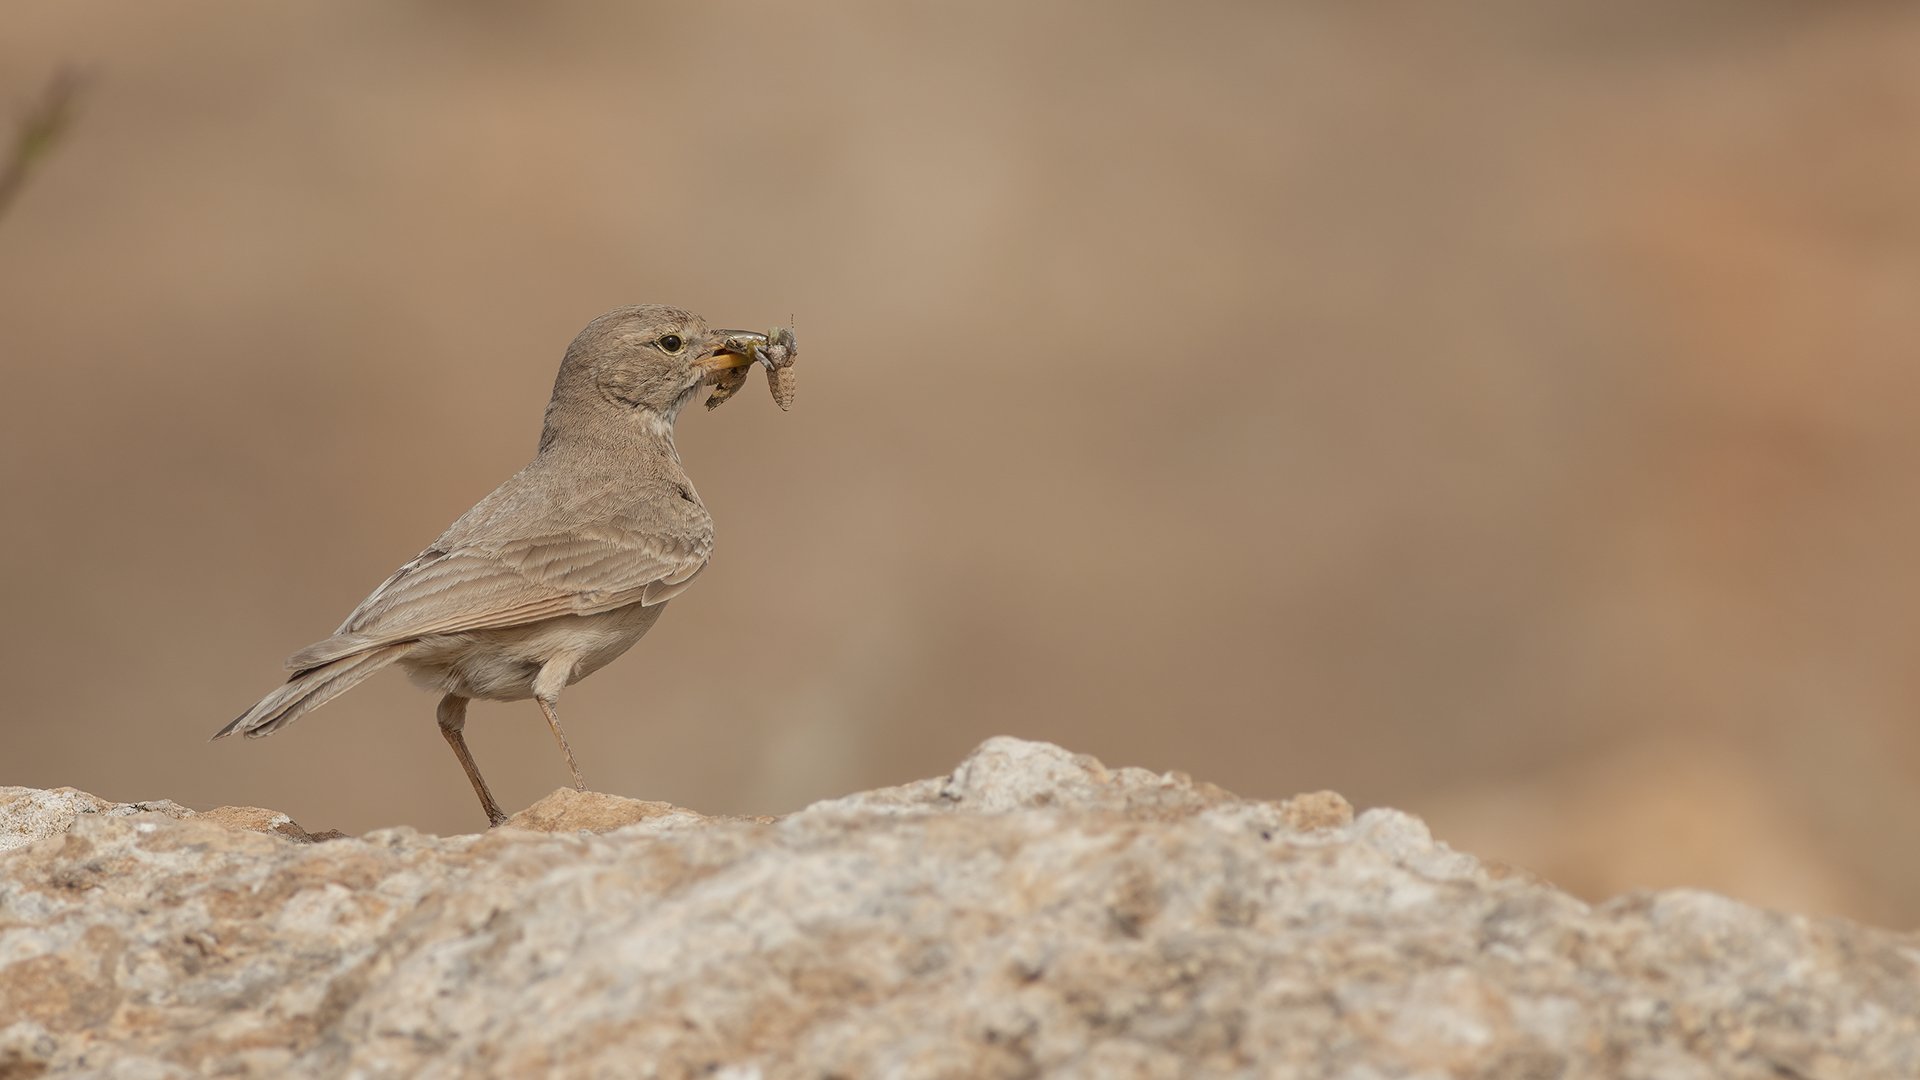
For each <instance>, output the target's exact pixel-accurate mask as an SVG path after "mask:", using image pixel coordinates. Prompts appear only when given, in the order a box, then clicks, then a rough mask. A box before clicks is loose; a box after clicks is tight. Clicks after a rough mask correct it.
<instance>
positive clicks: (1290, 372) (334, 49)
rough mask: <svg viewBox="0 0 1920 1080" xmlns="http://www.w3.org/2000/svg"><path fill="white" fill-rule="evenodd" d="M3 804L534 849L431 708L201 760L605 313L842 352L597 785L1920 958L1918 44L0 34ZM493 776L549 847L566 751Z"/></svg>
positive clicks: (864, 32)
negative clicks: (1777, 924)
mask: <svg viewBox="0 0 1920 1080" xmlns="http://www.w3.org/2000/svg"><path fill="white" fill-rule="evenodd" d="M61 61H71V62H75V63H78V64H81V65H83V66H85V67H86V68H88V69H89V70H90V71H91V72H92V73H93V75H94V82H93V85H92V89H91V92H90V94H89V96H88V98H87V100H86V102H85V105H84V109H83V113H82V115H81V117H80V120H79V122H78V125H77V127H76V128H75V129H74V130H73V132H72V134H71V136H70V138H69V139H68V141H67V142H66V143H65V144H64V145H63V146H62V147H61V148H60V149H59V150H58V152H57V153H55V154H54V155H53V157H52V158H51V159H50V160H49V161H48V163H47V166H46V167H45V168H44V169H43V170H42V171H41V172H40V173H39V174H38V175H37V176H36V177H35V178H34V181H33V183H32V184H31V186H30V187H29V188H28V189H27V190H26V192H25V194H24V196H23V197H22V198H21V200H20V201H19V203H18V204H17V205H16V206H15V207H14V209H13V211H12V212H11V213H10V214H9V215H8V216H7V217H6V218H5V219H4V220H0V363H3V364H4V369H3V372H4V380H5V381H4V387H5V389H4V392H0V440H4V442H3V443H0V445H3V446H4V454H0V469H4V473H0V498H3V499H4V505H5V517H4V524H5V527H4V530H3V534H0V545H3V546H0V597H3V598H4V601H5V610H6V614H7V618H6V619H5V620H4V621H0V676H4V685H5V688H6V698H5V706H4V710H5V711H4V714H0V715H4V718H5V719H4V721H3V723H4V728H3V729H0V730H3V733H4V740H3V742H0V784H25V785H33V786H42V787H49V786H55V785H63V784H70V785H74V786H77V787H80V788H84V789H86V790H89V791H93V792H95V793H98V794H100V795H103V796H107V797H110V798H114V799H122V800H131V799H140V798H160V797H170V798H173V799H176V800H178V801H181V802H184V803H187V804H189V805H194V806H200V807H208V806H214V805H220V804H227V803H250V804H256V805H266V806H272V807H276V808H279V809H282V810H285V811H287V812H289V813H291V814H293V816H294V817H295V818H296V819H297V820H298V821H300V822H301V823H302V824H303V825H305V826H307V827H308V828H312V829H321V828H340V829H346V830H349V831H355V832H357V831H362V830H366V829H370V828H374V827H379V826H384V825H392V824H399V823H405V824H411V825H414V826H417V827H419V828H421V829H425V830H431V831H437V832H457V831H472V830H473V829H475V828H477V827H478V826H480V825H481V824H482V820H481V818H480V814H479V810H478V808H477V807H476V805H475V803H474V800H473V797H472V795H471V793H470V791H469V790H468V788H467V785H466V781H465V779H464V778H463V777H462V775H461V773H460V770H459V768H458V767H457V766H456V764H455V763H454V761H453V758H452V755H451V754H449V753H448V752H447V749H446V747H445V744H444V743H443V742H442V741H441V739H440V736H439V734H438V732H437V730H436V728H435V726H434V723H433V705H434V702H433V699H432V698H430V697H429V696H427V695H425V694H422V693H421V692H419V691H417V690H415V689H413V688H412V687H410V686H409V685H407V683H406V681H405V680H404V678H403V677H402V676H401V675H400V674H399V673H398V672H393V673H390V674H383V675H382V676H380V677H379V678H378V679H376V680H374V681H372V682H370V683H368V684H366V685H364V686H362V687H361V688H360V689H358V690H356V691H354V692H353V693H352V694H349V695H347V696H346V697H343V698H340V699H338V700H337V701H335V702H334V703H332V704H330V705H329V706H327V708H326V709H325V710H324V711H322V712H320V713H317V714H315V715H313V716H312V717H309V718H307V719H306V720H304V721H302V722H301V723H299V724H297V725H296V726H295V727H293V728H291V729H289V730H287V731H286V732H283V733H281V734H279V735H277V736H275V737H274V738H271V739H267V740H263V741H257V742H245V741H241V740H232V741H227V742H222V743H219V744H216V745H209V744H208V743H207V742H206V739H207V737H208V736H209V735H211V734H212V732H213V731H214V730H215V729H216V728H218V727H219V726H220V725H221V724H223V723H225V722H226V721H227V720H229V719H231V718H232V717H233V716H235V715H236V714H238V713H239V712H240V711H241V710H242V709H243V708H245V707H246V706H248V705H249V704H251V703H252V702H253V701H254V700H256V699H257V698H258V697H260V696H261V695H262V694H264V693H265V692H266V691H267V690H269V689H270V688H271V687H272V686H273V685H274V684H275V683H276V682H277V681H278V679H279V678H280V677H281V672H280V666H279V665H280V661H281V659H282V658H283V657H285V656H286V655H287V654H288V653H290V652H292V651H293V650H295V649H297V648H299V647H300V646H302V645H305V644H307V643H309V642H311V641H314V640H317V639H319V638H321V637H324V636H325V635H326V634H327V633H328V632H329V631H331V630H332V629H333V627H334V626H335V625H336V624H337V623H338V622H339V620H340V619H341V618H342V617H343V616H344V615H345V613H346V612H347V611H348V610H350V609H351V608H352V607H353V606H354V604H355V603H356V602H358V601H359V600H360V598H361V597H362V596H364V595H365V594H366V593H367V592H368V591H369V590H370V589H371V588H372V587H373V586H374V585H375V584H377V583H378V582H379V581H380V580H381V579H382V578H383V577H384V576H385V575H386V574H387V573H389V572H390V571H391V570H392V569H393V568H394V567H396V566H397V565H399V564H400V563H401V562H403V561H405V560H406V559H408V558H410V557H411V556H412V555H414V554H415V553H416V552H417V551H418V550H419V549H420V548H422V547H423V546H425V544H426V543H427V542H428V541H430V540H432V539H433V537H434V536H436V535H437V534H438V533H439V532H440V530H441V529H442V528H444V527H445V526H446V525H447V524H448V523H449V522H450V521H452V519H453V518H454V517H455V516H457V515H458V514H459V513H460V512H461V511H463V510H464V509H466V507H467V506H469V505H470V504H471V503H472V502H474V501H475V500H476V499H478V498H479V497H480V496H481V495H484V494H485V493H486V492H487V491H489V490H491V489H492V488H493V486H494V485H496V484H497V483H499V482H500V481H501V480H502V479H504V478H505V477H506V476H507V475H509V474H510V473H511V472H513V471H514V470H515V469H516V468H518V467H519V466H520V465H521V464H523V463H524V462H525V460H526V459H527V458H528V457H529V456H530V455H531V453H532V450H533V446H534V441H535V438H536V436H537V434H538V430H539V423H540V415H541V409H542V406H543V405H544V404H545V401H546V396H547V392H548V389H549V387H550V385H551V380H552V377H553V372H554V369H555V367H556V366H557V364H558V362H559V357H560V354H561V351H562V350H563V349H564V347H565V346H566V344H567V342H568V341H569V340H570V339H571V338H572V336H573V334H574V333H575V332H577V331H578V330H579V328H580V327H581V326H582V325H584V324H585V323H586V322H587V320H589V319H590V318H592V317H593V316H595V315H597V314H599V313H600V312H601V311H603V310H605V309H607V308H611V307H614V306H617V305H621V304H627V303H634V302H665V303H674V304H679V305H682V306H685V307H688V308H691V309H693V310H695V311H698V312H700V313H702V314H704V315H706V316H707V317H708V318H710V319H712V320H713V321H714V322H716V323H718V324H724V325H732V326H745V327H752V328H764V327H766V326H770V325H774V324H779V323H785V322H786V321H787V319H788V317H789V315H791V316H793V318H794V325H795V326H796V328H797V330H798V332H799V336H800V340H801V342H802V344H803V346H804V349H805V352H804V365H803V367H802V368H801V380H800V398H799V402H798V404H797V405H796V406H795V409H794V411H793V412H792V413H790V414H786V415H782V414H780V413H779V412H778V411H777V410H776V409H775V408H774V406H773V404H772V403H771V402H770V401H769V400H768V399H767V396H766V393H765V391H764V390H762V389H761V388H760V386H759V380H758V379H757V378H756V379H755V381H754V383H753V384H751V385H750V386H749V387H748V389H747V390H746V391H745V392H743V393H742V395H741V396H740V397H739V399H738V400H736V401H735V402H733V403H732V404H730V405H728V406H727V407H726V408H725V409H722V410H720V411H718V412H715V413H712V414H710V415H709V414H706V413H705V412H704V411H699V410H696V412H695V413H693V414H689V415H688V416H687V417H686V418H685V419H684V421H683V423H682V424H681V426H680V448H681V452H682V455H683V457H684V458H685V461H686V463H687V467H688V469H689V471H690V472H691V473H692V475H693V477H694V479H695V481H696V482H697V483H698V485H699V487H700V491H701V493H702V495H703V497H704V499H705V501H706V502H707V504H708V506H709V507H710V508H711V509H712V511H713V514H714V517H715V518H716V520H717V522H718V530H719V539H718V550H717V556H716V559H715V562H714V564H713V566H712V568H711V569H710V570H709V571H708V572H707V573H706V575H705V576H703V577H702V579H701V581H700V584H699V586H698V587H697V588H695V589H694V590H693V591H692V592H690V593H688V594H687V595H686V596H684V597H683V598H681V599H679V600H676V601H675V602H674V603H673V605H672V608H671V610H670V611H669V612H668V614H667V616H666V617H665V619H663V620H662V622H661V624H660V626H659V627H658V628H657V629H656V630H655V631H654V632H653V633H652V634H651V635H650V636H649V637H648V638H647V639H646V640H645V641H644V642H642V643H641V645H640V646H639V647H638V648H636V649H635V650H634V652H633V653H631V654H629V655H628V657H626V658H625V659H623V660H622V661H620V662H619V663H617V664H615V665H614V666H613V667H611V668H609V669H608V670H606V671H604V672H602V673H600V674H599V675H596V676H595V677H594V678H593V679H591V680H588V681H587V682H585V683H582V684H580V685H579V686H576V687H574V688H573V689H572V690H571V691H569V693H568V694H567V697H566V700H565V706H564V716H565V718H566V721H567V727H568V732H569V734H570V736H571V737H572V739H573V742H574V745H575V747H576V749H577V750H578V751H579V752H580V755H581V761H582V766H583V769H584V771H585V773H586V776H587V778H588V780H589V782H590V783H592V784H593V785H594V786H595V787H597V788H599V789H601V790H606V791H612V792H618V793H621V794H625V795H631V796H636V797H644V798H653V799H668V800H672V801H674V802H677V803H681V804H684V805H687V806H691V807H694V808H696V809H699V810H703V811H707V812H735V813H739V812H780V811H786V810H792V809H795V808H797V807H799V806H802V805H804V804H805V803H807V802H808V801H810V800H813V799H816V798H822V797H827V796H832V795H837V794H842V793H846V792H849V791H853V790H857V789H861V788H866V787H872V786H877V785H882V784H890V783H898V782H902V781H906V780H910V779H914V778H917V777H922V776H930V775H937V774H940V773H942V772H945V771H946V770H947V769H948V768H949V767H950V766H951V765H952V764H953V763H954V762H955V761H957V760H958V759H959V758H960V757H961V756H962V755H963V754H965V753H966V752H967V750H968V749H969V748H971V747H972V746H973V745H974V744H976V743H977V742H979V741H980V740H981V739H982V738H985V737H986V736H989V735H993V734H999V733H1005V734H1013V735H1020V736H1025V737H1028V738H1038V739H1049V740H1054V741H1057V742H1060V743H1062V744H1065V745H1067V746H1069V747H1071V748H1073V749H1075V750H1080V751H1086V752H1090V753H1093V754H1096V755H1098V756H1100V757H1101V758H1103V759H1104V760H1106V761H1107V762H1108V763H1110V764H1114V765H1140V766H1145V767H1148V768H1151V769H1156V770H1166V769H1180V770H1184V771H1187V772H1189V773H1192V774H1193V775H1194V776H1196V777H1199V778H1203V779H1207V780H1212V781H1214V782H1217V783H1219V784H1221V785H1222V786H1225V787H1227V788H1231V789H1233V790H1236V791H1239V792H1241V793H1243V794H1246V795H1251V796H1261V797H1282V796H1286V795H1288V794H1291V793H1293V792H1296V791H1300V790H1307V789H1316V788H1328V787H1330V788H1335V789H1338V790H1340V791H1342V792H1344V793H1345V794H1347V795H1348V796H1349V797H1350V798H1352V799H1354V800H1355V801H1356V802H1357V803H1360V804H1362V805H1377V804H1390V805H1394V806H1399V807H1402V808H1405V809H1408V810H1412V811H1415V812H1417V813H1420V814H1422V815H1424V816H1426V817H1427V818H1428V819H1429V821H1430V822H1431V823H1432V824H1433V826H1434V828H1435V830H1436V832H1437V833H1438V834H1439V835H1441V836H1442V837H1443V838H1445V839H1447V840H1449V841H1450V842H1452V843H1454V844H1455V845H1456V846H1459V847H1462V848H1465V849H1467V850H1470V851H1473V852H1476V853H1478V854H1482V855H1486V856H1490V857H1497V858H1502V859H1506V860H1509V861H1511V862H1515V863H1518V864H1521V865H1524V866H1527V867H1530V868H1532V869H1534V870H1537V871H1539V872H1541V873H1543V874H1545V875H1546V876H1548V877H1549V878H1551V879H1553V880H1555V881H1557V882H1559V883H1560V884H1562V885H1565V886H1567V887H1570V888H1572V889H1574V890H1576V891H1578V892H1580V893H1581V894H1583V895H1586V896H1589V897H1600V896H1605V895H1609V894H1612V893H1615V892H1618V891H1621V890H1623V889H1627V888H1631V887H1635V886H1670V885H1683V884H1684V885H1696V886H1702V887H1708V888H1714V889H1718V890H1722V891H1727V892H1731V893H1733V894H1734V895H1737V896H1740V897H1743V898H1746V899H1749V900H1752V901H1755V902H1758V903H1762V904H1768V905H1773V906H1778V907H1785V908H1790V909H1795V910H1801V911H1808V912H1838V913H1844V914H1848V915H1852V916H1855V917H1858V918H1862V919H1866V920H1870V921H1873V922H1877V923H1882V924H1886V925H1892V926H1898V927H1910V926H1913V925H1915V924H1917V923H1920V724H1916V722H1915V719H1916V718H1915V713H1916V709H1917V708H1920V668H1917V667H1916V664H1915V656H1916V646H1920V569H1916V553H1917V552H1920V433H1917V432H1920V428H1917V427H1916V424H1915V423H1914V421H1913V417H1914V416H1915V414H1916V410H1920V299H1917V298H1920V7H1916V6H1914V5H1911V4H1903V3H1895V2H1891V0H1889V2H1867V0H1852V2H1841V0H1826V2H1820V3H1815V2H1812V0H1801V2H1786V0H1738V2H1736V0H1557V2H1542V0H1510V2H1501V0H1483V2H1472V0H1461V2H1457V3H1452V4H1431V3H1420V2H1413V0H1404V2H1392V0H1380V2H1360V3H1356V2H1354V0H1289V2H1283V3H1254V2H1231V0H1198V2H1189V3H1180V4H1172V3H1168V4H1159V5H1150V4H1124V3H1051V4H1030V3H1019V2H1010V3H997V2H981V3H972V4H966V5H958V4H955V5H940V4H931V3H908V4H859V3H840V4H832V3H829V4H809V5H798V4H780V3H773V2H766V0H763V2H720V3H708V4H684V5H674V6H655V5H648V4H588V3H561V4H546V5H531V4H516V3H509V2H504V0H500V2H490V3H483V2H466V3H456V2H451V0H442V2H420V0H416V2H394V0H360V2H346V0H326V2H321V0H305V2H290V0H276V2H266V3H262V2H255V0H246V2H242V0H231V2H196V3H186V2H181V3H171V4H166V5H143V4H132V3H100V2H82V0H13V2H11V3H9V4H8V5H7V6H6V8H5V10H4V13H0V100H3V101H7V102H20V103H24V102H25V101H26V100H27V99H28V98H30V97H31V95H32V94H33V93H34V92H35V91H36V89H37V88H38V87H39V86H40V85H41V84H42V83H43V82H44V81H45V79H46V78H47V76H48V74H49V72H50V71H52V70H53V68H54V66H55V65H56V64H57V63H59V62H61ZM468 730H469V732H470V733H471V737H472V739H473V741H474V745H475V752H476V754H477V755H478V757H479V759H480V762H481V764H482V765H483V766H484V767H485V769H486V771H487V775H488V776H489V778H490V779H491V780H492V781H493V782H494V785H495V788H496V790H497V791H499V792H500V793H501V795H502V799H503V801H504V802H505V803H507V804H508V806H509V808H515V807H518V806H523V805H525V804H527V803H529V802H531V801H532V800H534V799H536V798H538V797H539V796H541V795H542V794H544V793H546V792H547V791H549V790H551V789H553V788H554V787H556V786H559V785H560V784H562V783H563V782H565V780H566V772H565V766H564V764H563V762H562V760H561V758H560V756H559V754H558V753H557V751H556V750H555V749H554V747H553V745H552V741H551V738H550V736H549V735H548V733H547V731H546V728H545V725H544V724H543V723H542V722H541V721H540V718H539V713H538V710H537V709H536V708H535V707H534V706H533V705H532V704H531V703H520V704H516V705H487V704H484V703H480V704H476V707H475V711H474V716H473V722H472V723H471V724H470V725H469V729H468Z"/></svg>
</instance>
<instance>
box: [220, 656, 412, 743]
mask: <svg viewBox="0 0 1920 1080" xmlns="http://www.w3.org/2000/svg"><path fill="white" fill-rule="evenodd" d="M413 645H414V643H413V642H411V641H403V642H401V643H400V644H398V645H386V646H382V647H381V648H378V649H368V650H367V651H365V652H357V653H354V654H353V655H351V656H343V657H341V658H340V659H338V660H334V661H332V662H330V663H325V664H321V665H320V666H319V667H313V668H308V669H306V670H305V671H297V672H295V673H294V675H293V678H291V679H288V680H287V684H286V685H285V686H282V687H281V688H280V689H278V690H275V691H274V692H273V693H271V694H268V695H267V696H266V697H264V698H262V699H261V700H260V704H258V705H255V706H254V707H253V708H251V709H248V710H247V711H246V712H243V713H241V714H240V715H239V716H238V717H237V718H235V719H234V721H233V723H231V724H228V725H227V726H226V727H223V728H221V729H220V733H219V734H217V735H215V736H214V738H216V739H223V738H225V737H227V736H228V735H231V734H233V733H234V732H236V731H237V732H239V733H240V734H242V735H245V736H246V737H247V738H249V739H258V738H260V737H262V736H264V735H271V734H273V733H274V732H276V731H279V730H280V729H281V728H283V727H285V726H287V725H288V724H291V723H293V722H294V721H295V720H298V719H300V717H301V716H303V715H305V714H306V713H307V712H308V711H309V710H312V709H317V708H319V707H320V706H322V705H325V704H326V703H327V702H328V701H330V700H331V699H332V698H333V696H334V695H335V694H342V693H345V692H346V691H348V690H351V689H353V687H354V686H356V685H358V683H359V682H360V680H361V679H364V678H366V677H367V676H369V675H371V674H373V673H374V672H376V671H379V670H380V669H381V668H383V667H386V666H387V665H388V664H391V663H393V662H394V661H395V660H398V659H400V657H401V656H402V655H404V654H405V653H406V651H407V650H408V649H411V648H413Z"/></svg>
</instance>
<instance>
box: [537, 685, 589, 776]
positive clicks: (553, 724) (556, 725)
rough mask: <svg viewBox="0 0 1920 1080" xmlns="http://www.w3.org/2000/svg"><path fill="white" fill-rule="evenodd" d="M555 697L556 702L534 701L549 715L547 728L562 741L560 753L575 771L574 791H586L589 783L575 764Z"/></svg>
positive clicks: (542, 699)
mask: <svg viewBox="0 0 1920 1080" xmlns="http://www.w3.org/2000/svg"><path fill="white" fill-rule="evenodd" d="M554 697H555V698H556V700H553V701H548V700H547V699H546V698H544V697H541V698H535V699H534V700H535V701H538V702H539V703H540V711H541V712H543V713H546V714H547V726H548V727H550V728H552V729H553V737H554V738H556V739H558V740H560V752H561V753H563V754H565V755H567V768H569V769H571V770H573V790H575V791H585V790H587V782H586V781H585V780H582V779H580V766H578V765H575V764H574V763H573V747H571V746H568V745H567V733H566V732H564V731H561V730H560V714H559V713H557V712H555V711H554V706H556V705H558V704H560V702H559V701H558V700H557V699H558V697H559V695H558V694H556V695H554Z"/></svg>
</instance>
